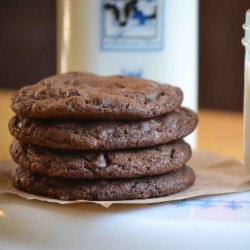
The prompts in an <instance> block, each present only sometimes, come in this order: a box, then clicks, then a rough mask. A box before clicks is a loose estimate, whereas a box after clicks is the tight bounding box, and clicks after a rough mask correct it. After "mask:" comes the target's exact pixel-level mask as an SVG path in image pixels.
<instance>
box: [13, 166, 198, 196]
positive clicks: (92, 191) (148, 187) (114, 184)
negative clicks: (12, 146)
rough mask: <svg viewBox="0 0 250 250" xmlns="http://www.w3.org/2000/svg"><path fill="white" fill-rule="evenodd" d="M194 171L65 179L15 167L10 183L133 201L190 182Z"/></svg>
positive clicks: (173, 190) (36, 190)
mask: <svg viewBox="0 0 250 250" xmlns="http://www.w3.org/2000/svg"><path fill="white" fill-rule="evenodd" d="M194 180H195V176H194V172H193V170H192V169H191V168H189V167H186V166H183V167H181V168H179V169H177V170H175V171H171V172H169V173H167V174H163V175H158V176H153V177H142V178H133V179H115V180H86V179H85V180H84V179H65V178H60V177H51V176H46V175H43V174H37V173H33V172H31V171H29V170H27V169H23V168H20V167H19V168H18V169H17V171H16V174H15V175H14V176H13V185H14V186H15V187H16V188H18V189H20V190H23V191H26V192H28V193H32V194H37V195H42V196H46V197H49V198H54V199H59V200H102V201H106V200H110V201H111V200H133V199H146V198H154V197H161V196H167V195H170V194H173V193H177V192H180V191H183V190H185V189H186V188H188V187H189V186H190V185H192V184H193V182H194Z"/></svg>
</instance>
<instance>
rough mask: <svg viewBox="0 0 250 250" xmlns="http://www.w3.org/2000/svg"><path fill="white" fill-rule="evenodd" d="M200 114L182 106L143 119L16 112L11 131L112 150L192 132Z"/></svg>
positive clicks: (52, 144) (31, 139)
mask: <svg viewBox="0 0 250 250" xmlns="http://www.w3.org/2000/svg"><path fill="white" fill-rule="evenodd" d="M197 122H198V117H197V114H196V113H194V112H193V111H191V110H189V109H186V108H181V109H177V110H174V111H172V112H170V113H167V114H165V115H162V116H159V117H155V118H151V119H148V120H143V121H127V122H123V121H94V122H93V121H92V122H87V121H56V120H53V121H52V120H51V121H49V120H34V119H29V118H23V117H19V116H14V117H13V118H12V119H11V120H10V122H9V130H10V132H11V134H12V135H13V136H14V137H15V138H16V139H17V140H19V141H22V142H25V143H27V144H34V145H38V146H43V147H48V148H58V149H69V150H110V149H123V148H138V147H149V146H154V145H159V144H165V143H168V142H171V141H175V140H178V139H181V138H183V137H185V136H186V135H188V134H190V133H191V132H192V131H193V130H194V129H195V127H196V125H197Z"/></svg>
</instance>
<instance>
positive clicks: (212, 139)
mask: <svg viewBox="0 0 250 250" xmlns="http://www.w3.org/2000/svg"><path fill="white" fill-rule="evenodd" d="M11 94H12V92H11V91H6V90H0V160H6V159H10V155H9V145H10V143H11V140H12V138H11V136H10V134H9V132H8V120H9V119H10V117H11V116H12V115H13V112H12V111H11V109H10V107H9V106H10V96H11ZM242 123H243V118H242V114H241V113H234V112H223V111H215V110H205V109H201V110H200V111H199V126H198V148H199V149H203V150H208V151H210V152H213V153H217V154H219V155H222V156H229V157H233V158H236V159H239V160H241V159H243V129H242V127H243V124H242Z"/></svg>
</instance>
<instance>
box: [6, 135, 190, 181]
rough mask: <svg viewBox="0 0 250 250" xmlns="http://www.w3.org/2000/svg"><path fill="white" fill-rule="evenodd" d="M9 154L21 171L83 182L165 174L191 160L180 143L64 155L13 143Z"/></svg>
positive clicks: (184, 145)
mask: <svg viewBox="0 0 250 250" xmlns="http://www.w3.org/2000/svg"><path fill="white" fill-rule="evenodd" d="M10 154H11V156H12V158H13V159H14V161H15V162H16V163H18V165H20V166H21V167H23V168H25V169H28V170H30V171H33V172H38V173H43V174H46V175H49V176H61V177H68V178H83V179H111V178H135V177H141V176H152V175H158V174H163V173H167V172H169V171H172V170H175V169H178V168H180V167H182V166H183V165H184V164H185V163H186V162H187V161H188V160H189V158H190V157H191V149H190V146H189V145H188V144H187V143H185V142H184V141H177V142H173V143H170V144H165V145H160V146H154V147H151V148H145V149H130V150H120V151H119V150H117V151H102V152H99V151H95V152H93V151H92V152H86V151H64V150H55V149H48V148H42V147H38V146H33V145H28V144H24V143H21V142H19V141H16V140H15V141H13V143H12V144H11V147H10Z"/></svg>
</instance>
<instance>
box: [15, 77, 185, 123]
mask: <svg viewBox="0 0 250 250" xmlns="http://www.w3.org/2000/svg"><path fill="white" fill-rule="evenodd" d="M182 100H183V93H182V91H181V90H180V89H179V88H177V87H173V86H171V85H168V84H159V83H157V82H154V81H150V80H144V79H137V78H130V77H125V76H103V77H101V76H98V75H94V74H91V73H84V72H70V73H65V74H60V75H55V76H52V77H49V78H46V79H43V80H41V81H39V82H38V83H36V84H33V85H29V86H25V87H23V88H22V89H20V90H19V91H18V92H17V93H16V94H14V95H13V97H12V101H11V108H12V109H13V111H14V112H15V113H16V114H18V115H20V116H23V117H28V118H39V119H40V118H43V119H44V118H45V119H56V118H74V119H90V120H91V119H95V120H110V119H111V120H130V119H131V120H139V119H147V118H150V117H154V116H158V115H161V114H164V113H167V112H169V111H171V110H173V109H175V108H177V107H179V106H180V105H181V103H182Z"/></svg>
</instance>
